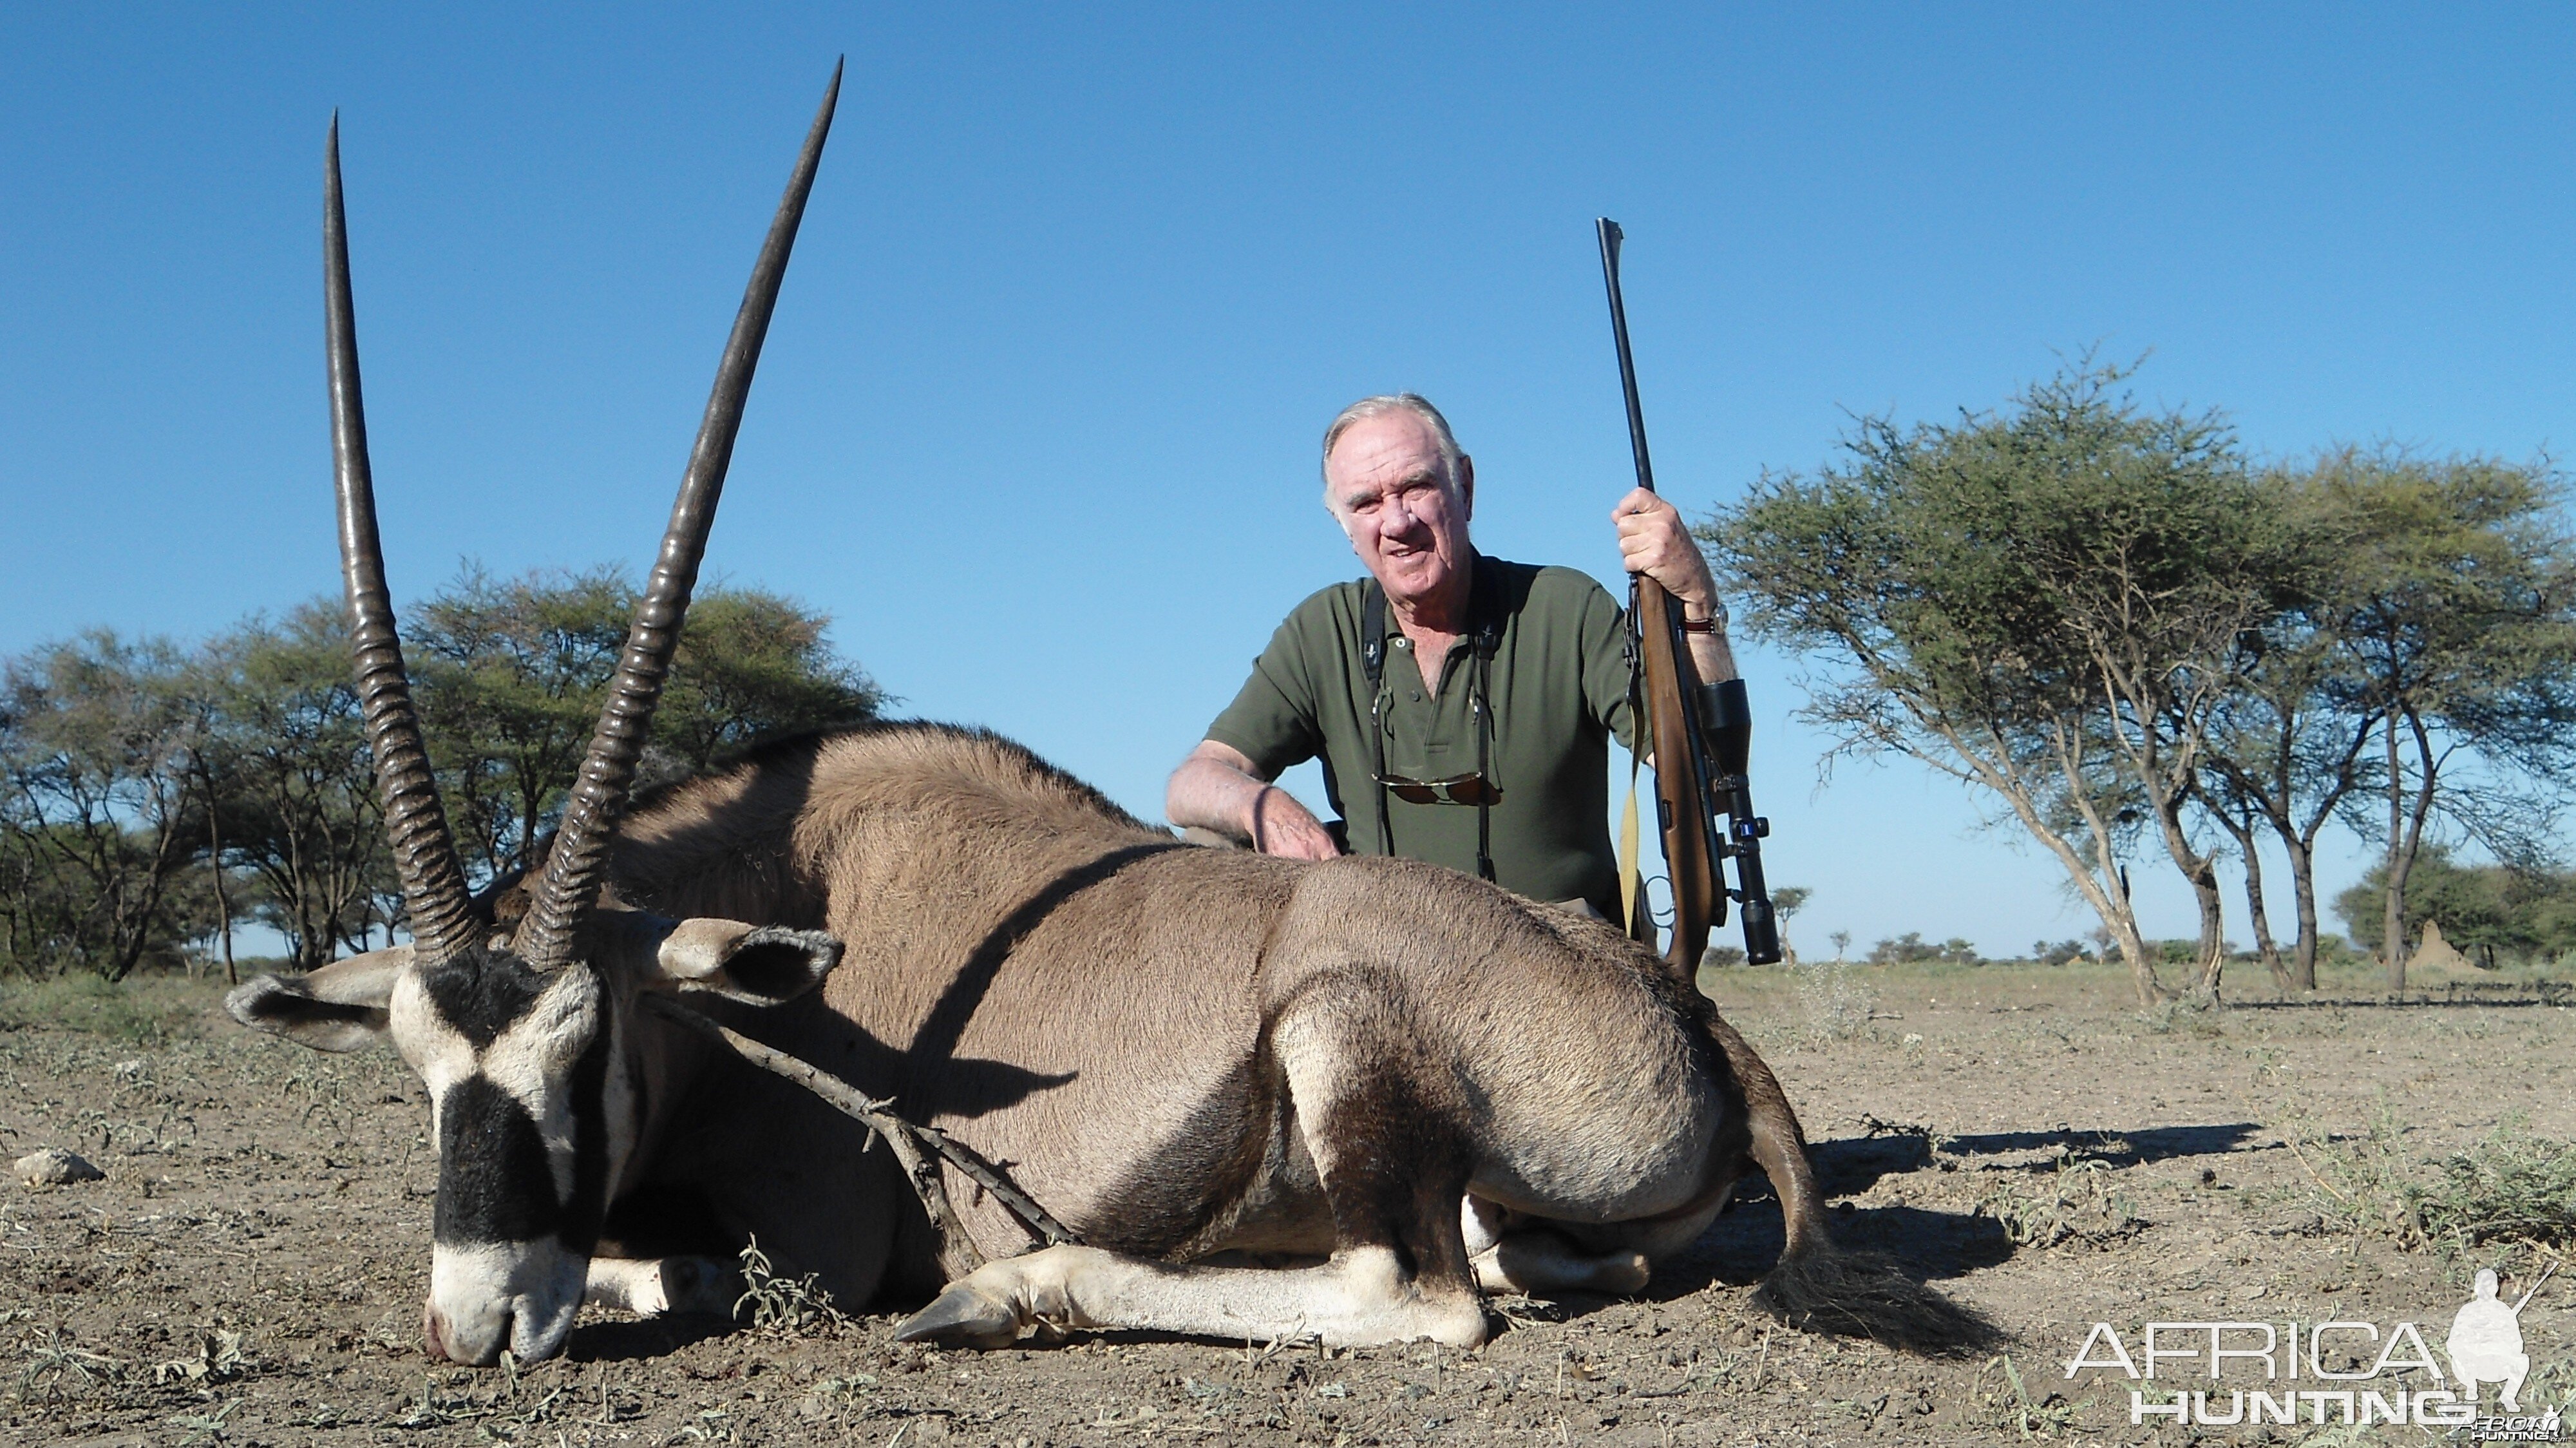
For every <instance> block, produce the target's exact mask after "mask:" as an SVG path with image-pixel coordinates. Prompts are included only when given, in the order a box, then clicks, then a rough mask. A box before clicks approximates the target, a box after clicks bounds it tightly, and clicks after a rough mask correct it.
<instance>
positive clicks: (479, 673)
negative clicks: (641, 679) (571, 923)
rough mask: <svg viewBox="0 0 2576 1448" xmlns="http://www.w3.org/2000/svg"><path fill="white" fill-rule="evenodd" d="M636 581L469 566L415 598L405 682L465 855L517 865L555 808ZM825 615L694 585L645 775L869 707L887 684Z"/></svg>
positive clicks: (484, 869) (472, 861) (490, 869)
mask: <svg viewBox="0 0 2576 1448" xmlns="http://www.w3.org/2000/svg"><path fill="white" fill-rule="evenodd" d="M636 596H637V595H636V592H635V590H634V588H633V587H632V586H631V585H629V584H628V583H627V582H626V581H625V579H624V577H623V576H622V575H621V574H620V573H618V572H617V571H616V570H614V569H608V568H598V569H592V570H590V571H588V572H585V573H577V574H542V573H540V574H530V575H527V576H525V577H521V578H516V579H507V580H503V579H496V578H494V577H492V576H491V575H490V574H488V573H485V572H483V571H482V570H480V569H477V568H469V569H467V570H466V572H465V573H464V574H463V575H462V576H461V577H459V578H458V579H457V581H456V582H455V583H454V584H452V585H450V586H449V587H448V588H447V589H446V590H445V591H443V592H441V593H440V594H438V595H437V596H435V597H433V598H431V599H430V600H429V601H428V602H427V603H426V604H424V605H423V606H421V607H420V608H418V609H416V610H415V611H414V613H413V617H412V622H411V624H410V625H409V627H408V628H407V630H406V637H407V642H408V643H409V644H410V646H411V649H412V654H411V661H412V670H413V679H414V684H415V688H416V691H417V693H418V696H419V698H420V703H421V713H422V719H423V724H424V727H425V729H426V731H427V733H428V735H429V741H430V756H431V763H432V765H433V767H434V768H435V769H436V771H437V774H438V779H439V785H440V788H441V790H442V792H443V793H444V795H445V797H446V799H447V802H448V808H449V812H450V818H451V820H452V822H453V824H454V827H455V829H456V832H457V835H458V846H459V849H460V850H461V851H462V852H463V853H464V855H465V859H466V865H467V867H468V869H470V870H473V871H475V872H476V873H478V874H480V875H482V876H483V877H485V878H491V877H493V876H497V875H500V874H503V873H505V872H507V871H510V870H513V869H516V868H518V867H519V866H521V865H522V864H523V863H524V862H525V861H526V860H527V859H528V857H529V853H530V851H531V850H532V849H533V848H534V846H535V844H536V842H537V840H538V839H539V838H540V837H541V836H542V835H543V834H544V832H545V831H546V830H548V829H550V828H552V827H553V825H554V823H555V821H556V820H557V819H558V818H559V817H560V815H561V814H562V810H563V803H564V798H565V792H566V791H567V790H568V789H569V788H570V786H571V783H572V778H573V773H574V771H575V770H576V769H577V768H578V767H579V765H580V762H581V758H582V755H583V754H584V753H585V752H586V751H587V750H588V749H589V747H590V739H591V733H592V731H593V730H594V729H595V728H596V727H597V725H598V722H599V715H600V710H601V708H602V706H603V705H604V704H605V703H606V702H607V691H608V681H609V679H610V677H611V676H612V674H613V673H614V671H615V668H616V665H617V657H618V653H619V651H620V650H621V649H622V648H623V647H624V644H625V640H626V630H627V625H628V623H629V621H630V620H631V619H632V617H633V615H634V610H635V601H636ZM828 627H829V621H828V620H827V619H825V618H823V617H822V616H820V615H817V614H812V613H809V612H807V611H806V610H805V609H804V608H803V607H802V606H800V605H798V604H796V603H795V602H793V601H792V600H789V599H786V598H782V597H780V596H778V595H776V594H771V593H764V592H761V591H759V590H755V589H731V588H710V589H706V590H704V591H703V592H701V593H700V594H699V595H698V597H697V599H696V601H695V602H694V603H693V604H691V606H690V609H689V618H688V623H687V625H686V627H685V628H684V629H683V630H682V632H681V635H680V646H679V650H678V653H677V655H676V657H675V658H674V659H673V661H672V665H671V676H670V679H669V681H668V682H667V684H666V685H665V687H664V690H663V696H662V702H661V705H660V707H659V708H658V709H657V710H656V711H655V713H654V716H653V733H652V740H651V744H650V747H649V748H648V751H647V753H646V757H645V763H644V768H643V771H642V775H641V777H640V779H639V786H641V787H647V788H649V787H650V786H651V785H652V784H653V783H655V782H657V781H659V780H665V779H672V778H677V777H679V776H681V775H684V774H686V773H688V772H689V771H691V770H693V769H698V768H703V767H704V766H706V765H707V764H708V763H710V762H711V761H713V760H714V759H715V758H717V757H718V756H719V755H721V754H723V753H725V752H726V751H729V750H733V749H738V748H742V747H745V746H748V745H752V744H756V743H758V742H760V741H761V740H763V739H767V738H772V737H776V736H779V735H783V734H791V733H796V732H799V731H802V730H808V729H817V728H825V727H829V726H832V725H838V724H850V723H857V722H860V721H862V720H865V719H869V718H873V717H874V716H875V714H876V711H877V708H878V706H879V704H880V703H881V702H882V701H883V699H884V695H883V693H882V691H880V690H879V689H878V688H877V687H876V685H875V683H874V682H873V681H871V680H870V679H869V678H868V677H867V675H866V674H864V673H862V672H861V671H860V670H859V669H857V668H856V667H855V666H853V665H851V664H849V663H847V662H846V661H844V660H842V659H841V658H839V657H838V656H837V655H836V654H834V653H833V652H832V649H831V647H830V644H829V643H828V642H827V640H826V636H825V635H826V630H827V628H828Z"/></svg>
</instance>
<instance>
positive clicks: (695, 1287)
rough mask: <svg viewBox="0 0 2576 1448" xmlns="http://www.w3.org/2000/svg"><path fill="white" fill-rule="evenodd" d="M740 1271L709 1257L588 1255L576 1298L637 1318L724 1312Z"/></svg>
mask: <svg viewBox="0 0 2576 1448" xmlns="http://www.w3.org/2000/svg"><path fill="white" fill-rule="evenodd" d="M741 1295H742V1274H741V1273H740V1272H737V1271H735V1270H734V1268H733V1266H732V1265H731V1264H730V1263H725V1262H719V1261H717V1260H716V1259H714V1258H713V1257H653V1258H624V1257H593V1258H591V1259H590V1273H589V1277H588V1280H587V1281H586V1282H584V1284H583V1287H582V1295H581V1300H582V1303H583V1305H585V1306H589V1307H613V1308H616V1309H617V1310H619V1311H621V1312H632V1313H635V1314H637V1315H639V1316H642V1317H654V1316H658V1315H660V1314H662V1313H665V1312H720V1313H726V1314H730V1313H731V1312H732V1311H733V1304H734V1299H735V1298H737V1297H739V1296H741Z"/></svg>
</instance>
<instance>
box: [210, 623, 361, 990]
mask: <svg viewBox="0 0 2576 1448" xmlns="http://www.w3.org/2000/svg"><path fill="white" fill-rule="evenodd" d="M196 672H197V674H198V677H199V683H198V685H197V688H198V690H199V691H200V692H202V694H203V695H204V697H205V698H206V700H207V701H208V704H209V706H210V709H209V713H210V718H211V727H210V728H209V729H208V730H207V731H206V735H205V738H204V742H203V744H202V745H201V747H200V753H199V757H198V761H197V766H198V769H199V772H200V776H201V777H202V778H203V779H204V780H205V781H206V783H207V794H208V796H209V803H210V814H211V820H210V823H211V825H212V828H210V829H209V831H208V839H207V843H208V847H209V849H210V851H213V852H214V853H215V854H216V855H217V856H218V860H217V863H218V865H219V866H222V867H225V868H238V869H241V870H244V871H246V872H248V874H249V875H250V877H251V878H252V880H254V881H255V882H256V883H257V885H258V890H257V893H256V897H255V900H254V902H253V908H254V910H255V911H256V913H257V914H259V915H260V916H262V917H264V918H265V919H266V920H267V921H268V922H269V923H270V924H271V925H274V926H275V927H276V928H277V930H278V932H279V933H280V934H282V935H284V936H285V937H286V940H287V945H288V948H289V951H290V953H291V955H292V958H293V960H294V963H295V965H296V966H297V968H299V969H303V970H311V969H314V968H315V967H317V966H322V965H327V964H329V963H330V961H331V958H332V956H333V955H334V954H335V953H336V952H337V950H338V947H339V946H341V945H343V944H347V945H352V946H360V947H363V945H364V943H365V942H366V939H367V937H368V935H369V933H370V932H371V930H372V928H373V927H374V925H376V924H377V923H379V922H390V921H391V919H392V913H391V909H390V904H389V902H391V901H392V900H393V899H395V898H396V896H397V894H398V891H397V887H396V885H395V882H394V878H393V868H392V860H391V858H390V856H389V855H388V853H387V852H386V849H385V844H384V831H383V828H382V825H381V823H380V821H381V819H382V811H381V806H380V805H379V804H378V802H377V798H376V786H375V777H374V774H373V771H372V769H371V766H370V764H369V762H368V756H367V740H366V731H365V728H364V723H363V720H362V719H361V717H360V714H359V709H358V697H357V689H356V687H355V685H354V684H353V683H352V682H351V675H350V669H349V633H348V625H347V622H346V621H345V619H343V617H342V616H341V609H340V605H339V602H338V601H337V600H335V599H327V598H325V599H314V600H312V601H311V602H308V603H305V604H303V605H301V606H299V607H297V608H295V609H294V610H292V611H291V612H289V613H288V614H287V615H286V617H285V618H284V619H282V620H280V621H279V622H277V623H274V624H272V623H269V622H268V621H266V620H264V619H258V618H254V619H251V620H249V621H247V622H245V623H243V624H241V625H239V626H237V627H236V628H234V629H233V630H232V631H231V632H229V633H226V634H224V635H222V636H220V637H218V638H216V639H215V640H213V641H212V642H210V643H209V644H208V645H207V646H206V647H205V649H204V650H203V651H202V653H201V654H200V656H199V658H198V661H197V663H196ZM218 878H221V876H220V875H219V876H218Z"/></svg>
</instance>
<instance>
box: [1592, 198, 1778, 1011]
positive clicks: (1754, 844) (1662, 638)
mask: <svg viewBox="0 0 2576 1448" xmlns="http://www.w3.org/2000/svg"><path fill="white" fill-rule="evenodd" d="M1598 226H1599V230H1600V235H1601V278H1602V281H1603V283H1604V284H1605V285H1606V286H1607V287H1608V288H1609V292H1610V332H1611V336H1612V338H1613V339H1614V340H1615V341H1616V342H1617V343H1618V346H1619V385H1620V387H1621V389H1622V390H1623V391H1624V392H1625V393H1626V394H1627V400H1628V445H1629V449H1630V451H1632V452H1633V453H1634V454H1635V455H1636V459H1637V486H1638V487H1641V488H1644V489H1645V490H1646V491H1647V492H1650V493H1651V492H1653V491H1654V490H1655V469H1654V464H1653V463H1652V462H1651V461H1650V460H1649V459H1648V457H1647V453H1646V414H1645V409H1644V408H1643V407H1642V406H1641V405H1640V404H1639V402H1638V400H1637V364H1636V361H1635V359H1634V358H1633V357H1632V356H1631V355H1630V353H1629V350H1628V307H1627V303H1626V302H1625V301H1624V300H1623V299H1622V298H1621V296H1620V293H1619V243H1620V242H1621V241H1622V240H1623V239H1624V236H1623V234H1622V233H1621V231H1620V230H1619V223H1617V222H1615V221H1612V220H1611V219H1610V218H1608V217H1606V216H1605V217H1602V218H1601V219H1600V221H1599V223H1598ZM1628 628H1629V637H1630V639H1631V640H1632V641H1633V642H1634V643H1635V645H1636V646H1637V661H1638V669H1639V672H1640V673H1641V674H1642V675H1643V676H1644V677H1643V689H1642V692H1643V694H1644V698H1643V700H1642V701H1641V702H1642V704H1643V708H1642V710H1641V712H1642V713H1643V715H1644V718H1643V719H1641V720H1640V721H1639V723H1640V725H1641V726H1642V727H1643V728H1644V730H1645V731H1646V734H1647V737H1648V739H1649V740H1650V741H1651V747H1652V749H1653V750H1654V758H1655V815H1656V824H1657V826H1658V828H1659V833H1661V835H1662V836H1663V845H1664V865H1665V870H1666V873H1667V874H1668V875H1669V876H1670V878H1671V881H1672V890H1673V934H1672V941H1671V944H1670V946H1669V948H1668V949H1666V950H1665V952H1664V959H1665V960H1666V961H1667V962H1668V963H1669V964H1671V966H1672V967H1673V968H1674V969H1675V970H1677V971H1679V972H1680V973H1681V975H1682V978H1683V979H1685V980H1688V979H1691V978H1693V977H1694V976H1695V975H1696V974H1697V972H1698V970H1699V962H1700V956H1701V955H1702V954H1703V953H1704V952H1705V951H1706V950H1707V949H1708V933H1709V930H1710V928H1711V927H1712V926H1717V925H1723V924H1725V923H1726V901H1727V896H1728V891H1727V888H1726V880H1725V876H1724V873H1723V870H1722V868H1721V863H1720V862H1722V861H1724V860H1727V859H1733V860H1734V861H1735V862H1736V878H1737V881H1738V883H1739V885H1740V886H1741V888H1740V889H1739V890H1737V891H1736V892H1735V898H1736V899H1737V900H1739V901H1741V902H1742V904H1743V911H1742V915H1743V928H1744V953H1745V958H1746V959H1747V960H1748V961H1750V962H1751V963H1753V964H1755V965H1768V964H1770V963H1772V962H1773V961H1776V960H1778V959H1779V958H1780V938H1779V930H1778V927H1777V924H1776V922H1774V920H1773V919H1772V915H1771V899H1770V895H1769V893H1768V891H1767V889H1766V887H1765V885H1764V882H1763V878H1762V846H1761V840H1762V837H1763V836H1764V835H1766V834H1768V833H1770V824H1769V822H1768V821H1766V820H1763V819H1761V818H1759V817H1758V816H1756V815H1755V814H1754V813H1753V797H1752V791H1751V789H1750V787H1749V786H1748V785H1747V783H1746V781H1745V759H1746V755H1747V752H1748V746H1749V744H1750V742H1751V738H1752V727H1751V719H1750V717H1749V713H1748V711H1747V709H1746V708H1745V704H1744V685H1743V683H1742V681H1741V680H1729V681H1728V682H1726V683H1724V684H1717V685H1703V684H1702V683H1701V682H1700V680H1699V673H1698V670H1697V668H1696V667H1695V666H1694V665H1693V664H1692V662H1691V656H1690V648H1689V645H1688V642H1687V640H1686V639H1685V637H1684V635H1683V633H1682V619H1681V608H1680V606H1679V605H1678V604H1677V603H1676V602H1675V601H1674V600H1673V598H1672V596H1671V595H1670V594H1668V593H1666V592H1665V591H1664V586H1663V585H1662V584H1660V583H1657V582H1656V581H1655V580H1653V579H1652V578H1649V577H1647V576H1645V575H1644V574H1642V573H1641V574H1637V575H1635V576H1633V577H1632V578H1631V579H1630V580H1629V588H1628ZM1720 815H1724V816H1726V818H1727V821H1728V827H1727V829H1726V831H1725V833H1723V834H1721V833H1720V832H1719V829H1718V823H1717V820H1718V816H1720ZM1641 908H1642V907H1641Z"/></svg>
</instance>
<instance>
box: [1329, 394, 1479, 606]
mask: <svg viewBox="0 0 2576 1448" xmlns="http://www.w3.org/2000/svg"><path fill="white" fill-rule="evenodd" d="M1458 471H1459V479H1458V496H1457V497H1455V498H1452V497H1451V496H1450V493H1449V489H1448V488H1447V487H1446V486H1444V485H1443V483H1442V481H1441V475H1440V439H1439V436H1438V435H1437V434H1436V433H1434V432H1433V431H1432V430H1431V424H1430V423H1428V422H1426V421H1424V420H1423V419H1422V418H1420V417H1417V416H1415V415H1414V414H1412V413H1410V412H1386V413H1380V414H1379V415H1377V416H1375V417H1371V418H1366V419H1364V420H1362V421H1360V422H1356V423H1353V424H1352V425H1351V426H1350V428H1349V430H1348V431H1346V432H1344V433H1343V434H1342V436H1341V439H1340V441H1338V442H1336V443H1334V444H1333V452H1332V456H1331V457H1328V458H1326V459H1325V460H1324V477H1325V481H1326V485H1327V486H1328V487H1329V488H1330V489H1331V490H1332V501H1333V510H1334V513H1335V514H1336V515H1337V516H1338V517H1339V519H1340V520H1341V524H1342V531H1343V532H1345V533H1348V534H1349V535H1350V539H1351V551H1352V552H1353V553H1356V554H1358V555H1359V556H1360V562H1361V563H1363V564H1365V565H1367V567H1368V571H1369V572H1370V573H1371V574H1372V575H1373V576H1375V577H1376V579H1377V581H1378V586H1379V587H1381V588H1384V589H1385V590H1386V592H1387V596H1388V597H1389V598H1392V599H1396V600H1400V601H1402V602H1406V603H1411V602H1414V601H1416V600H1420V599H1427V598H1431V597H1433V596H1435V595H1437V594H1439V593H1440V592H1441V590H1442V589H1444V588H1445V587H1447V586H1449V584H1450V582H1451V580H1453V579H1455V578H1458V577H1460V576H1462V575H1463V574H1464V572H1465V570H1466V567H1467V556H1468V554H1467V519H1468V516H1469V515H1470V514H1471V513H1473V512H1474V510H1475V509H1474V504H1475V497H1476V493H1475V474H1474V472H1473V471H1472V470H1471V468H1470V466H1469V464H1468V463H1467V461H1466V460H1465V459H1464V458H1461V459H1460V460H1459V463H1458Z"/></svg>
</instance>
